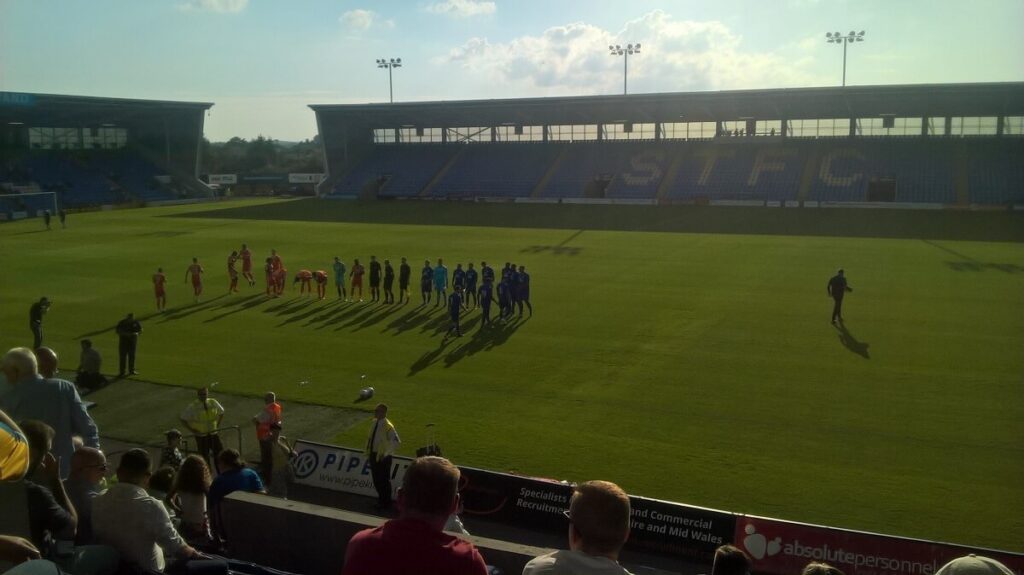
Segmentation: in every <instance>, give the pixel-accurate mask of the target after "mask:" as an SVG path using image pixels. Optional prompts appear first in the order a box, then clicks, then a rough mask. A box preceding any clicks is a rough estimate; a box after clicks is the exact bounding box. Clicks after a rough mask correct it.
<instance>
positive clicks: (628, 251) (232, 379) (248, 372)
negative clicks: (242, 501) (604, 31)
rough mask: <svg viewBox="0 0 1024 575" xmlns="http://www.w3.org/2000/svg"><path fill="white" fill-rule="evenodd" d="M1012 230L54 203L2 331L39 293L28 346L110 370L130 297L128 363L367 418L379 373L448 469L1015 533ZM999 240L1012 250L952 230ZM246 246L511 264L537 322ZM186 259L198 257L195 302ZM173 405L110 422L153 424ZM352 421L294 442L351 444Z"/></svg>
mask: <svg viewBox="0 0 1024 575" xmlns="http://www.w3.org/2000/svg"><path fill="white" fill-rule="evenodd" d="M221 208H231V209H228V210H226V211H211V210H219V209H221ZM204 212H205V213H204ZM784 212H785V213H784ZM840 212H841V213H840ZM780 218H781V219H780ZM730 221H731V222H732V223H731V224H730V223H729V222H730ZM1022 221H1024V220H1022V219H1021V214H1010V213H992V214H973V213H963V214H948V213H941V214H940V213H919V212H889V211H876V210H779V209H776V210H768V209H760V210H744V209H733V208H717V209H716V208H664V210H663V211H652V209H651V208H632V207H615V208H606V207H595V208H578V207H568V206H516V205H507V206H505V205H472V204H440V203H427V204H423V203H411V202H409V203H406V202H395V203H378V204H357V203H355V202H318V201H316V200H305V201H295V202H279V201H266V200H264V201H247V202H232V203H224V204H218V205H216V206H209V205H205V206H202V205H200V206H182V207H169V208H153V209H147V210H124V211H113V212H97V213H89V214H72V215H71V216H70V217H69V220H68V223H69V228H68V229H66V230H60V229H55V230H53V231H50V232H45V231H40V228H41V226H42V224H41V222H40V221H38V220H35V221H24V222H17V223H9V224H4V225H2V226H0V262H2V274H0V302H2V306H0V345H2V346H4V349H6V348H8V347H11V346H15V345H25V344H26V343H29V342H30V341H31V339H30V337H31V336H30V334H29V330H28V325H27V323H28V318H27V315H28V308H29V305H30V303H31V302H32V301H34V300H35V299H37V298H38V297H39V296H41V295H47V296H49V297H50V298H51V299H52V300H53V302H54V303H53V307H52V308H51V310H50V313H49V314H48V316H47V317H46V321H45V330H46V337H47V340H46V341H47V343H48V344H49V345H51V346H52V347H55V348H56V349H57V350H58V351H59V352H61V353H62V355H63V357H64V361H63V364H64V367H65V369H67V370H71V369H73V367H74V364H75V360H76V359H77V350H78V346H77V340H78V339H80V338H81V337H83V336H85V335H87V334H89V335H90V336H91V337H92V338H93V339H94V341H96V342H97V346H98V347H99V349H100V350H101V352H102V353H103V354H104V356H105V360H106V362H107V363H106V367H107V370H108V371H110V370H113V369H116V338H115V336H114V335H113V334H112V332H111V331H110V328H111V327H112V326H113V324H114V323H116V321H117V320H118V319H120V318H121V317H122V316H123V315H124V314H125V313H126V312H128V311H134V312H136V314H137V315H139V316H141V317H142V320H143V325H144V329H145V331H144V333H143V336H142V339H141V342H140V348H139V366H138V368H139V370H140V371H141V372H142V373H141V375H140V378H142V379H145V380H148V381H154V382H158V383H167V384H173V385H180V386H193V387H194V386H197V385H201V384H204V383H208V382H212V381H219V382H220V385H219V386H218V388H217V389H218V391H219V392H221V393H237V394H242V395H250V396H253V395H257V394H260V393H262V392H263V391H264V390H266V389H274V390H276V391H277V392H278V393H279V395H280V396H281V397H282V398H283V399H284V400H285V402H286V403H287V401H289V400H292V401H300V400H301V401H304V402H310V403H317V404H324V405H329V406H338V407H345V408H349V409H362V410H368V409H369V408H370V407H371V406H370V405H368V404H365V403H364V404H354V403H353V400H354V399H355V398H356V395H357V392H358V389H359V388H360V387H362V386H363V385H364V384H369V385H373V386H375V387H376V389H377V397H376V398H375V399H379V400H381V401H385V402H387V403H389V404H390V405H391V406H392V410H393V411H392V415H393V420H394V421H395V423H396V425H397V426H398V429H399V432H400V433H401V434H402V437H403V441H404V443H403V448H402V452H403V453H404V454H411V453H412V452H413V451H414V449H415V448H416V447H417V446H420V445H423V444H424V443H425V442H426V441H427V432H426V428H425V426H426V424H427V423H436V424H437V429H438V440H439V441H440V443H441V444H442V445H443V447H444V449H445V453H446V455H450V456H451V457H452V459H453V460H454V461H456V462H458V463H462V464H466V465H472V466H478V467H485V468H491V469H496V470H514V471H515V472H518V473H523V474H530V475H537V476H545V477H552V478H557V479H568V480H574V481H576V480H586V479H593V478H605V479H610V480H613V481H616V482H618V483H619V484H621V485H622V486H623V487H624V488H626V489H627V490H628V491H630V492H631V493H635V494H638V495H646V496H650V497H656V498H661V499H671V500H678V501H683V502H687V503H691V504H696V505H702V506H708V507H716V508H721V509H728V510H733V511H740V512H746V513H753V514H760V515H768V516H775V517H781V518H786V519H793V520H799V521H805V522H814V523H824V524H829V525H837V526H842V527H848V528H854V529H865V530H873V531H880V532H885V533H895V534H900V535H907V536H914V537H923V538H929V539H939V540H946V541H953V542H958V543H965V544H974V545H983V546H992V547H999V548H1004V549H1012V550H1016V551H1021V550H1024V547H1021V543H1020V537H1019V534H1020V533H1021V532H1022V531H1024V519H1022V516H1021V514H1020V512H1019V510H1021V509H1024V490H1022V489H1021V487H1020V486H1021V478H1022V477H1024V444H1022V439H1024V391H1022V384H1024V345H1022V343H1024V243H1022V239H1021V237H1020V236H1021V233H1022V230H1024V225H1022ZM879 222H882V223H881V224H880V223H879ZM430 224H434V225H430ZM458 224H462V225H458ZM470 224H484V225H478V226H477V227H473V226H472V225H470ZM501 224H505V227H501V226H500V225H501ZM589 224H593V225H589ZM730 225H731V227H732V229H728V228H729V226H730ZM630 229H645V230H659V231H643V232H636V231H628V230H630ZM827 230H833V231H840V232H841V233H839V234H838V235H832V236H829V235H827V234H822V232H823V231H827ZM844 230H845V231H844ZM886 230H888V231H886ZM893 230H895V232H894V231H893ZM679 231H683V232H685V233H678V232H679ZM744 231H746V232H750V233H749V234H748V235H745V234H744V233H739V232H744ZM724 232H728V233H724ZM858 232H860V233H858ZM872 235H874V236H881V237H857V236H872ZM998 236H1003V237H1002V238H1001V239H1003V240H1009V241H970V238H971V237H975V238H978V237H980V238H989V239H999V237H998ZM915 237H924V238H926V239H914V238H915ZM950 238H953V239H950ZM242 242H247V243H248V244H249V245H250V247H251V248H252V249H253V250H254V252H255V254H256V255H257V256H259V257H260V258H262V257H265V255H266V254H267V253H268V252H269V250H270V248H272V247H273V248H277V249H278V251H279V252H280V253H281V255H282V256H283V258H284V261H285V265H286V266H287V268H288V269H289V271H290V272H294V271H296V270H298V269H300V268H309V269H317V268H322V269H329V265H330V261H331V258H332V257H333V256H334V255H340V256H341V257H342V258H343V259H344V260H345V261H346V262H349V263H351V260H352V259H353V258H354V257H358V258H360V259H361V260H363V261H364V262H365V261H367V260H368V259H369V256H370V255H371V254H375V255H376V256H377V257H378V258H381V259H383V258H390V259H391V260H392V262H396V264H397V260H398V259H399V258H400V257H401V256H403V255H404V256H407V257H408V258H409V261H410V262H411V264H412V265H413V277H414V283H415V278H416V277H417V276H416V274H417V273H418V268H419V267H420V266H421V265H422V262H423V260H424V258H429V259H431V260H434V259H436V258H437V257H443V258H444V259H445V262H446V263H447V264H448V266H449V268H450V269H454V265H455V264H456V263H457V262H463V263H465V262H468V261H473V262H476V263H477V265H479V262H480V261H481V260H487V261H488V262H491V263H492V264H496V265H497V267H500V266H501V265H502V264H503V263H504V262H506V261H514V262H515V263H517V264H524V265H526V267H527V269H528V271H529V272H530V273H531V276H532V299H533V304H534V309H535V311H536V315H535V316H533V317H532V318H530V319H528V320H525V321H521V322H516V323H514V324H511V325H508V326H501V327H498V328H495V329H492V330H480V329H479V323H478V314H477V313H476V312H472V313H470V314H469V315H468V316H467V318H466V319H465V320H464V329H465V331H466V336H465V337H463V338H461V339H458V340H453V341H449V342H448V343H447V344H442V335H443V331H444V329H445V327H446V324H445V319H444V317H445V316H444V313H443V312H441V311H435V310H434V308H433V307H431V308H428V309H425V310H424V309H420V308H418V307H417V304H418V302H419V294H418V293H414V294H413V302H412V304H410V305H406V306H402V307H399V306H389V307H385V306H374V305H370V304H364V305H356V304H339V303H338V302H337V301H335V299H333V298H331V299H328V300H327V301H325V302H317V301H313V300H311V299H302V298H299V297H298V296H297V292H294V291H292V290H291V289H290V288H291V283H290V278H289V291H288V292H287V294H286V297H284V298H282V299H275V300H266V299H264V298H263V297H262V296H261V295H260V294H262V289H263V285H262V281H263V279H262V277H258V279H259V285H258V287H257V288H255V289H251V288H249V287H247V286H243V287H242V293H241V294H238V295H226V288H227V279H226V272H225V264H224V262H225V259H226V256H227V254H228V253H229V252H230V251H231V250H232V249H236V248H238V246H239V244H241V243H242ZM192 256H197V257H199V258H200V261H201V262H202V263H203V264H204V265H205V268H206V276H205V277H206V294H205V297H204V299H203V302H202V303H200V304H198V305H193V304H192V297H191V293H190V290H191V288H190V285H188V284H186V283H185V281H184V276H185V268H186V267H187V265H188V264H189V262H190V258H191V257H192ZM157 266H162V267H163V268H164V270H165V272H166V273H167V276H168V289H169V295H168V299H169V306H170V309H169V310H168V312H167V313H166V314H163V315H154V314H153V311H154V310H153V308H154V303H153V295H152V287H151V284H150V276H151V274H152V273H153V271H154V270H155V269H156V267H157ZM838 266H842V267H844V268H845V269H846V270H847V275H848V277H849V280H850V284H851V285H852V286H853V287H854V289H855V291H854V292H853V293H852V294H851V295H850V296H849V297H848V298H847V301H846V305H845V316H846V320H847V323H846V326H847V331H846V332H841V331H839V330H837V329H836V328H834V327H833V326H832V325H830V324H829V313H830V310H831V300H830V299H829V298H828V297H827V296H826V293H825V284H826V282H827V280H828V278H829V277H830V276H831V275H832V274H833V273H834V271H835V268H836V267H838ZM257 270H258V271H259V268H257ZM258 275H262V274H261V273H259V274H258ZM414 287H415V285H414ZM361 374H367V376H368V377H367V379H366V381H365V382H363V381H362V380H360V377H359V376H360V375H361ZM303 381H308V382H309V383H308V384H302V383H300V382H303ZM113 390H115V391H116V387H115V388H113ZM109 397H111V396H110V394H108V398H109ZM120 399H121V400H123V401H124V402H132V401H133V398H132V397H130V396H126V397H123V398H120ZM108 401H109V399H108ZM101 408H102V406H101ZM179 408H180V406H168V409H167V412H166V413H161V412H160V411H159V410H148V411H147V412H146V413H140V414H138V417H136V418H133V419H126V420H125V421H123V422H120V421H119V422H117V425H119V426H123V427H124V428H126V429H127V430H126V431H125V430H121V431H124V432H125V433H127V434H129V435H130V434H135V435H138V436H142V437H155V436H156V435H157V434H158V433H159V431H161V430H162V429H164V428H165V426H166V425H167V424H168V423H173V420H174V414H175V413H176V411H177V410H178V409H179ZM286 409H287V407H286ZM286 424H287V422H286ZM364 433H365V430H364V426H362V425H360V426H356V427H355V428H351V429H349V430H348V431H343V432H341V433H340V434H336V433H334V432H331V433H330V434H329V435H328V436H323V437H314V438H313V439H320V440H326V441H338V442H341V443H343V444H347V445H361V443H362V442H363V441H365V437H364Z"/></svg>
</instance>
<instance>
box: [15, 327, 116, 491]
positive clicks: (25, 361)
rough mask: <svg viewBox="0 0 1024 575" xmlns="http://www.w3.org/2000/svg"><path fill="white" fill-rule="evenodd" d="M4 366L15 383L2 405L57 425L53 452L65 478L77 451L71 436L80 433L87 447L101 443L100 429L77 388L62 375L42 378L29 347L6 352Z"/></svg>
mask: <svg viewBox="0 0 1024 575" xmlns="http://www.w3.org/2000/svg"><path fill="white" fill-rule="evenodd" d="M2 369H3V372H4V375H6V376H7V382H8V383H9V384H10V385H11V386H12V387H10V389H9V391H7V393H5V394H4V395H3V396H0V409H3V410H4V411H6V412H7V414H8V415H10V416H11V418H13V419H15V420H19V421H21V420H26V419H35V420H39V421H42V422H43V423H45V424H47V425H49V426H50V427H52V428H53V429H54V431H55V433H56V435H55V436H54V438H53V454H54V456H55V457H56V458H57V461H58V463H59V464H60V476H61V478H66V477H67V476H68V474H69V473H70V472H71V456H72V455H73V454H74V452H75V447H74V443H73V440H72V436H74V435H80V436H81V437H82V441H83V443H84V444H85V445H86V446H88V447H95V448H96V449H99V447H100V436H99V431H98V430H97V429H96V424H95V423H94V422H93V420H92V417H90V416H89V413H88V412H87V411H86V410H85V405H83V404H82V398H81V396H79V395H78V390H76V389H75V386H74V385H73V384H72V383H71V382H68V381H64V380H62V379H51V380H46V379H43V378H42V376H40V375H39V364H38V363H37V361H36V356H35V354H33V353H32V350H30V349H28V348H24V347H16V348H14V349H12V350H10V351H8V352H7V353H6V354H4V356H3V359H2Z"/></svg>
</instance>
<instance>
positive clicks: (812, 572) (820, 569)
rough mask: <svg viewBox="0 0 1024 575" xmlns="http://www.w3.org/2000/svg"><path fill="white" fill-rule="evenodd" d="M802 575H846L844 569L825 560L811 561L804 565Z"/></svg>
mask: <svg viewBox="0 0 1024 575" xmlns="http://www.w3.org/2000/svg"><path fill="white" fill-rule="evenodd" d="M800 575H845V574H844V573H843V572H842V570H840V569H838V568H836V567H833V566H831V565H829V564H828V563H825V562H823V561H811V562H810V563H808V564H807V566H806V567H804V569H803V571H801V572H800Z"/></svg>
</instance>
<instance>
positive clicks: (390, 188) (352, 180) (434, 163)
mask: <svg viewBox="0 0 1024 575" xmlns="http://www.w3.org/2000/svg"><path fill="white" fill-rule="evenodd" d="M458 150H459V148H457V147H454V146H417V147H415V148H409V147H406V146H379V147H377V148H375V149H374V150H373V151H372V153H371V154H370V155H369V157H367V158H366V159H365V160H364V161H363V162H362V163H361V164H359V165H358V166H357V167H356V168H355V169H354V170H352V171H351V172H349V173H348V174H347V175H346V176H345V177H344V178H342V180H341V181H340V182H338V184H337V185H336V186H335V188H334V194H335V195H350V196H358V195H360V194H361V193H362V192H363V189H364V188H365V187H366V186H367V185H368V184H370V183H372V182H374V181H377V182H378V183H379V185H380V191H379V193H380V195H382V196H392V197H403V196H405V197H408V196H416V195H419V193H420V192H421V191H422V190H423V188H424V187H425V186H426V185H427V184H428V183H429V182H430V180H431V179H432V178H433V177H434V176H435V175H436V174H437V173H438V172H439V171H440V170H441V169H442V168H443V167H444V166H445V165H446V164H447V163H448V162H449V161H450V160H451V159H452V156H454V155H455V153H456V152H457V151H458Z"/></svg>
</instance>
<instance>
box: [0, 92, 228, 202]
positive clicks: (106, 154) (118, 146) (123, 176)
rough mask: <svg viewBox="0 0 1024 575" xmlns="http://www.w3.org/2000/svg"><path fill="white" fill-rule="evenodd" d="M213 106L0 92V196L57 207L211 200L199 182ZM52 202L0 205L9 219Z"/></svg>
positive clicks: (208, 191) (207, 190) (10, 199)
mask: <svg viewBox="0 0 1024 575" xmlns="http://www.w3.org/2000/svg"><path fill="white" fill-rule="evenodd" d="M210 106H212V104H208V103H197V102H166V101H152V100H127V99H121V98H93V97H85V96H60V95H50V94H28V93H14V92H0V189H2V190H3V193H5V194H28V193H33V192H40V191H41V192H54V193H55V194H56V195H57V203H58V205H59V207H60V208H72V209H74V208H89V207H96V206H103V205H109V204H117V203H131V202H140V203H145V202H152V201H158V200H172V199H180V198H187V197H204V196H211V195H212V193H211V190H210V189H209V188H208V187H207V186H206V185H205V184H203V183H202V182H200V181H199V179H198V177H197V176H198V157H199V146H200V142H201V139H202V134H203V120H204V112H205V111H206V110H207V109H208V108H209V107H210ZM53 208H54V205H53V198H52V197H51V196H45V195H44V196H38V197H28V198H16V197H15V198H11V197H8V198H6V199H3V200H0V214H3V215H6V216H7V218H8V219H11V216H12V215H13V214H17V215H18V217H33V216H36V215H38V212H39V211H40V210H41V209H50V210H51V211H52V210H53Z"/></svg>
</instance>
